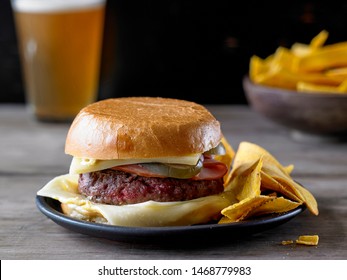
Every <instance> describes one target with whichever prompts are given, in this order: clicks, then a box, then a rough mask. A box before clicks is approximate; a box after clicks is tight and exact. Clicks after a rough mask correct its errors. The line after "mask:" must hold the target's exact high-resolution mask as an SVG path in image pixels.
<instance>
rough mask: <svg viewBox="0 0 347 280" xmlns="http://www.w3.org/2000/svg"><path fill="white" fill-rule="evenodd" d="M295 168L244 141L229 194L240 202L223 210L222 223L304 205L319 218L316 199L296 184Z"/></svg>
mask: <svg viewBox="0 0 347 280" xmlns="http://www.w3.org/2000/svg"><path fill="white" fill-rule="evenodd" d="M293 168H294V166H293V165H289V166H286V167H284V166H283V165H281V164H280V163H279V161H278V160H277V159H276V158H275V157H274V156H273V155H271V154H270V153H269V152H268V151H266V150H265V149H264V148H262V147H260V146H258V145H256V144H253V143H250V142H241V143H240V145H239V147H238V149H237V151H236V154H235V157H234V161H233V167H232V170H231V177H230V182H229V183H228V185H227V186H226V191H228V192H229V193H231V194H232V195H233V197H234V199H235V200H236V201H237V202H235V203H234V204H232V205H230V206H228V207H226V208H224V209H223V210H222V211H221V213H222V215H223V217H222V218H221V220H220V221H219V223H221V224H223V223H232V222H239V221H242V220H245V219H250V218H252V217H255V216H260V215H268V214H274V213H284V212H288V211H290V210H293V209H295V208H297V207H299V206H300V205H302V204H304V205H306V207H307V208H308V209H309V211H310V212H311V213H312V214H314V215H318V213H319V211H318V204H317V201H316V199H315V198H314V196H313V195H312V194H311V193H310V192H309V191H308V190H307V189H305V188H304V187H303V186H301V185H300V184H298V183H297V182H296V181H294V180H293V179H292V178H291V176H290V173H291V172H292V170H293Z"/></svg>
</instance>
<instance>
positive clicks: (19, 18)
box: [12, 0, 106, 121]
mask: <svg viewBox="0 0 347 280" xmlns="http://www.w3.org/2000/svg"><path fill="white" fill-rule="evenodd" d="M105 4H106V0H12V8H13V11H14V18H15V24H16V30H17V38H18V43H19V53H20V58H21V62H22V72H23V78H24V83H25V91H26V100H27V104H28V105H29V106H28V107H29V108H30V110H31V111H32V112H33V113H34V115H35V116H36V118H37V119H38V120H42V121H70V120H72V119H73V118H74V117H75V116H76V114H77V113H78V112H79V110H80V109H81V108H83V107H85V106H86V105H88V104H90V103H92V102H94V101H96V100H97V98H98V87H99V70H100V57H101V47H102V37H103V36H102V35H103V26H104V13H105Z"/></svg>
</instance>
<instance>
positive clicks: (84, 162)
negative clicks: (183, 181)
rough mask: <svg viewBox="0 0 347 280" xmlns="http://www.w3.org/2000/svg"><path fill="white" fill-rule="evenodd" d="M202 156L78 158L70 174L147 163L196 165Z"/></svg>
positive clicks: (75, 158)
mask: <svg viewBox="0 0 347 280" xmlns="http://www.w3.org/2000/svg"><path fill="white" fill-rule="evenodd" d="M200 156H201V154H193V155H189V156H184V157H164V158H144V159H114V160H97V159H89V158H77V157H74V158H73V159H72V162H71V165H70V174H80V173H87V172H93V171H98V170H102V169H107V168H110V167H114V166H119V165H125V164H135V163H146V162H161V163H175V164H187V165H196V163H197V162H198V160H199V158H200Z"/></svg>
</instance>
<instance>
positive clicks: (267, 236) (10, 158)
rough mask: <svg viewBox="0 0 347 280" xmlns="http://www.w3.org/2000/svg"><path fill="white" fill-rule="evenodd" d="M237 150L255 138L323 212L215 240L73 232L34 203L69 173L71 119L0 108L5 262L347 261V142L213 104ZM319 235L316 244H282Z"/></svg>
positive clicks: (1, 255) (0, 221)
mask: <svg viewBox="0 0 347 280" xmlns="http://www.w3.org/2000/svg"><path fill="white" fill-rule="evenodd" d="M208 108H209V109H210V110H211V112H212V113H213V114H214V115H215V116H216V118H217V119H218V120H219V121H220V122H221V124H222V129H223V132H224V134H225V136H226V137H227V139H228V140H229V141H230V143H231V144H232V145H233V147H234V148H235V149H236V148H237V146H238V144H239V143H240V142H241V141H250V142H254V143H257V144H258V145H260V146H262V147H264V148H265V149H267V150H268V151H270V152H271V153H272V154H273V155H274V156H275V157H276V158H277V159H278V160H279V161H280V162H281V163H282V164H283V165H287V164H294V165H295V169H294V172H293V173H292V176H293V178H294V179H295V180H297V181H299V182H300V183H302V184H303V185H304V186H305V187H306V188H307V189H309V190H310V191H311V192H312V193H313V194H314V196H315V197H316V199H317V201H318V204H319V210H320V214H319V216H313V215H311V214H310V213H309V212H308V211H304V212H303V213H301V214H300V215H298V216H297V217H295V218H294V219H292V220H291V221H289V222H288V223H285V224H283V225H281V226H279V227H276V228H272V229H270V230H267V231H264V232H262V233H258V234H256V235H253V236H246V237H244V238H242V239H240V240H233V239H232V238H230V237H228V236H221V237H220V238H221V239H224V240H225V242H223V243H217V244H192V245H191V246H186V245H184V246H183V245H182V246H180V245H179V244H178V245H177V246H174V247H167V246H162V245H155V244H135V243H121V242H116V241H109V240H105V239H102V238H96V237H91V236H88V235H84V234H80V233H76V232H72V231H69V230H67V229H65V228H63V227H61V226H59V225H57V224H55V223H54V222H53V221H51V220H50V219H48V218H47V217H46V216H44V215H43V214H42V213H41V212H40V211H39V210H38V209H37V207H36V204H35V196H36V192H37V191H38V190H39V189H40V188H41V187H42V186H43V185H44V184H45V183H46V182H47V181H48V180H50V179H51V178H53V177H54V176H57V175H60V174H65V173H67V172H68V168H69V165H70V161H71V157H70V156H68V155H65V154H64V142H65V137H66V133H67V130H68V127H69V125H68V124H49V123H39V122H36V121H35V120H33V119H32V117H31V116H30V115H29V114H28V113H27V111H26V110H25V108H24V106H21V105H1V106H0V150H1V153H0V157H1V160H0V194H1V197H0V198H1V200H0V259H40V260H41V259H165V260H166V259H244V260H245V259H264V260H269V259H276V260H283V259H346V257H347V238H346V233H347V143H346V142H339V141H322V140H321V139H317V138H309V137H302V138H300V137H299V138H300V139H299V138H298V137H296V138H293V137H292V134H291V133H290V132H289V131H288V130H286V129H284V128H282V127H279V126H277V125H275V124H273V123H271V122H270V121H268V120H266V119H264V118H262V117H260V116H259V115H257V114H256V113H254V112H252V111H251V110H250V109H249V108H248V107H247V106H227V105H223V106H222V105H214V106H208ZM304 234H318V235H319V237H320V241H319V245H318V246H298V245H286V246H284V245H281V241H282V240H295V239H296V238H297V237H298V236H299V235H304Z"/></svg>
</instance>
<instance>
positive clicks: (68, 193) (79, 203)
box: [37, 174, 235, 227]
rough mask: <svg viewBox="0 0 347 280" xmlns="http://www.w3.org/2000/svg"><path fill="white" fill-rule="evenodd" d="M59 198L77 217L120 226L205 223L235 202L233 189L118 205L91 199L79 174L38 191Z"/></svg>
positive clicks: (52, 181)
mask: <svg viewBox="0 0 347 280" xmlns="http://www.w3.org/2000/svg"><path fill="white" fill-rule="evenodd" d="M37 194H38V195H40V196H45V197H50V198H53V199H56V200H59V201H60V202H61V203H63V204H64V206H65V207H67V208H68V210H69V211H68V212H69V215H70V216H71V217H74V218H78V219H83V220H87V221H93V222H105V223H107V224H111V225H118V226H142V227H148V226H153V227H156V226H183V225H192V224H198V223H205V222H208V221H210V220H211V218H213V217H214V216H216V215H219V214H220V211H221V210H222V209H223V208H225V207H227V206H229V205H231V204H232V203H234V202H235V201H234V198H232V197H231V196H230V195H231V194H230V193H227V192H224V193H222V194H219V195H212V196H207V197H202V198H198V199H194V200H189V201H180V202H155V201H147V202H143V203H137V204H131V205H123V206H115V205H106V204H99V203H94V202H91V201H89V200H88V199H87V198H86V197H85V196H83V195H81V194H79V193H78V175H76V174H75V175H71V174H67V175H61V176H58V177H56V178H54V179H52V180H51V181H50V182H48V183H47V184H46V185H45V186H44V187H43V188H42V189H41V190H39V191H38V193H37Z"/></svg>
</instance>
